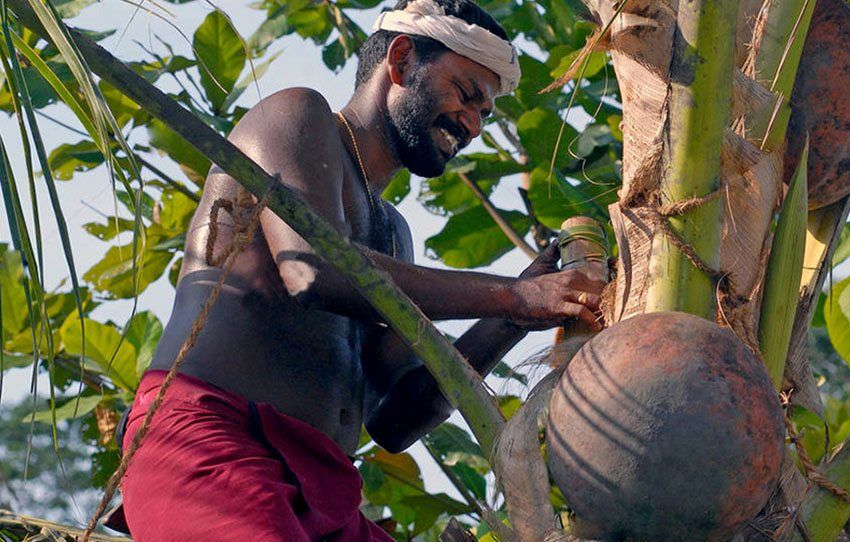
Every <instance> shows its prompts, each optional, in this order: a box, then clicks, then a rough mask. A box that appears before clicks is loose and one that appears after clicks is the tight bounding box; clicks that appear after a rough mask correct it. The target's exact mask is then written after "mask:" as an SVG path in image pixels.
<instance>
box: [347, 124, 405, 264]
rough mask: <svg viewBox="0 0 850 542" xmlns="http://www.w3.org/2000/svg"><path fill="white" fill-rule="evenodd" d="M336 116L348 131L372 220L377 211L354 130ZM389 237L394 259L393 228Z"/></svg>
mask: <svg viewBox="0 0 850 542" xmlns="http://www.w3.org/2000/svg"><path fill="white" fill-rule="evenodd" d="M336 116H337V117H339V120H341V121H342V124H343V125H344V126H345V129H346V130H348V137H350V138H351V145H352V146H353V147H354V155H355V156H356V157H357V165H359V166H360V173H361V174H362V175H363V185H364V186H365V187H366V194H367V195H368V197H369V210H370V211H371V214H372V219H373V220H374V219H376V218H377V217H378V215H377V211H375V201H374V199H375V198H374V197H372V189H371V188H370V187H369V175H367V174H366V167H365V166H364V165H363V157H362V156H361V155H360V147H359V146H358V145H357V138H356V137H354V130H352V129H351V125H350V124H349V123H348V119H346V118H345V115H343V114H342V111H337V112H336ZM370 223H371V220H370ZM370 229H371V228H370ZM390 236H391V237H392V242H393V248H392V250H393V253H392V256H393V257H395V255H396V246H395V231H394V229H393V228H390Z"/></svg>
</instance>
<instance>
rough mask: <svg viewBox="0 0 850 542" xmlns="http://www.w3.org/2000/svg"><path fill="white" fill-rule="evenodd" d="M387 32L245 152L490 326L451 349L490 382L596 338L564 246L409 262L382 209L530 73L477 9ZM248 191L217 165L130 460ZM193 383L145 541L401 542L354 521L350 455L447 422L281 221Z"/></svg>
mask: <svg viewBox="0 0 850 542" xmlns="http://www.w3.org/2000/svg"><path fill="white" fill-rule="evenodd" d="M394 16H397V17H395V18H394ZM473 23H474V24H475V25H477V26H475V27H469V26H468V25H469V24H473ZM377 26H378V27H379V30H378V31H377V32H375V33H374V34H373V35H372V36H371V37H370V38H369V40H368V41H367V42H366V44H365V45H364V46H363V49H362V50H361V53H360V64H359V67H358V72H357V82H356V88H355V92H354V95H353V97H352V98H351V101H350V102H349V103H348V104H347V105H346V106H345V107H344V108H343V110H342V111H341V112H340V113H338V114H335V113H333V112H332V111H331V109H330V108H329V107H328V104H327V102H326V101H325V100H324V98H323V97H322V96H321V95H320V94H319V93H317V92H315V91H313V90H309V89H303V88H295V89H288V90H283V91H280V92H278V93H276V94H274V95H273V96H270V97H269V98H267V99H265V100H263V101H262V103H261V104H259V105H258V106H256V107H254V108H253V109H252V110H251V111H250V112H249V113H248V114H246V115H245V117H244V119H243V120H242V121H241V122H240V123H239V125H238V126H237V127H236V129H235V130H234V131H233V133H232V134H231V136H230V138H231V140H232V141H233V142H234V143H235V144H237V145H238V146H239V147H240V148H242V149H243V150H244V151H245V152H246V153H247V154H248V155H249V156H251V157H252V158H253V159H254V160H255V161H256V162H257V163H258V164H260V165H261V166H262V167H263V168H264V169H265V170H266V171H268V172H270V173H273V174H277V175H278V176H279V178H280V179H281V182H283V183H285V184H286V185H287V186H289V187H290V188H292V189H293V190H295V191H296V192H297V193H298V194H299V195H300V196H301V197H302V198H303V199H304V200H305V201H306V202H308V203H309V204H310V205H311V206H312V207H313V209H315V210H316V211H317V212H318V213H319V214H320V215H322V217H324V218H325V219H326V220H327V221H328V222H330V223H331V224H332V225H333V226H334V227H336V228H337V230H338V231H339V232H340V233H342V234H343V235H345V236H347V237H349V238H350V239H351V240H353V241H354V242H356V243H358V244H359V245H360V246H362V247H363V249H364V250H365V251H366V253H367V254H368V255H369V256H370V257H371V259H372V260H373V261H374V263H375V264H376V265H378V266H379V267H381V268H382V269H384V270H385V271H386V272H388V273H389V274H390V276H392V278H393V280H394V281H395V282H396V283H397V284H398V285H399V286H400V287H401V288H402V289H403V290H404V291H405V292H406V293H407V294H408V295H409V296H410V297H411V298H412V299H413V300H414V301H415V302H416V303H417V304H418V305H419V307H421V308H422V310H423V311H424V312H425V313H426V314H427V315H428V316H429V317H430V318H431V319H433V320H445V319H461V318H483V319H482V320H480V321H479V322H478V323H477V324H475V325H474V326H473V327H472V328H471V329H470V330H469V331H468V332H467V333H465V334H464V335H463V336H462V337H461V338H460V339H458V340H457V342H456V346H457V348H458V349H459V350H460V351H461V352H462V353H463V354H464V355H465V356H466V357H467V358H468V359H469V361H470V363H471V364H472V365H473V367H475V368H476V369H477V370H478V371H479V372H481V373H482V374H486V373H487V372H488V371H489V370H490V369H491V368H492V367H493V365H494V364H495V363H496V362H497V361H498V360H499V359H501V357H502V356H503V354H505V352H506V351H507V350H509V349H510V348H511V347H513V346H514V345H515V344H516V343H517V341H519V340H520V339H521V338H522V337H523V336H524V334H525V332H526V331H527V330H528V329H532V328H533V329H545V328H548V327H554V326H557V325H563V324H564V323H565V322H574V321H575V320H576V319H581V320H582V321H585V322H587V323H589V324H590V325H592V326H596V325H597V323H596V316H595V314H594V312H595V311H596V310H597V309H598V303H599V297H598V295H597V294H598V293H599V291H600V290H601V287H602V284H601V283H598V282H594V281H591V280H590V279H588V278H586V277H585V276H584V275H582V274H580V273H577V272H575V271H568V272H555V271H557V267H556V261H557V253H556V250H555V248H554V247H552V248H551V249H550V250H548V251H546V252H545V253H544V254H543V255H541V256H540V257H539V258H538V259H537V260H536V261H535V262H534V263H532V264H531V266H530V267H529V268H528V269H527V270H526V271H524V272H523V274H522V275H520V277H519V278H517V279H513V278H505V277H497V276H492V275H485V274H481V273H473V272H455V271H444V270H434V269H427V268H423V267H418V266H415V265H413V263H412V262H413V246H412V242H411V235H410V229H409V227H408V225H407V223H406V222H405V220H404V219H403V218H402V217H401V215H400V214H399V213H398V212H397V211H396V210H395V209H394V208H392V207H391V206H390V205H388V204H386V203H384V202H383V201H382V200H381V199H380V194H381V192H382V191H383V190H384V188H385V187H386V185H387V184H388V183H389V181H390V179H391V178H392V177H393V175H394V174H395V173H396V172H397V171H398V170H399V169H400V168H402V167H406V168H408V169H409V170H410V171H411V172H413V173H416V174H418V175H422V176H436V175H439V174H441V173H442V172H443V170H444V168H445V165H446V162H447V161H448V160H449V159H451V158H452V157H453V156H454V155H455V154H456V153H457V152H458V151H459V150H460V149H461V148H463V147H464V146H466V145H467V144H468V143H469V142H470V140H472V139H473V138H475V137H477V136H478V135H479V134H480V132H481V125H482V122H483V120H484V119H485V118H486V117H487V115H489V114H490V112H491V110H492V108H493V100H494V98H495V96H497V95H498V94H500V93H504V92H507V91H510V90H512V87H514V86H515V84H516V80H517V79H518V76H519V71H518V67H517V62H516V52H515V51H514V50H513V48H512V46H511V45H510V44H509V42H507V41H506V35H505V33H504V30H503V29H502V28H501V27H500V26H499V25H498V24H497V23H496V22H495V21H493V19H491V18H490V17H489V16H488V15H487V14H486V13H485V12H483V11H482V10H481V9H480V8H478V7H477V6H476V5H474V4H473V3H472V2H471V0H437V1H436V2H435V1H434V0H415V1H413V2H410V3H408V2H407V0H402V2H401V3H400V4H399V5H398V6H397V7H396V11H393V12H389V13H388V14H385V16H383V17H382V19H380V20H379V23H378V25H377ZM399 28H402V29H404V30H405V31H404V32H399V31H394V30H388V29H399ZM446 29H448V32H445V31H446ZM426 36H431V37H426ZM437 40H439V41H437ZM463 40H466V41H467V42H468V43H466V44H464V43H462V42H463ZM449 47H451V49H449ZM455 51H461V52H463V53H464V54H459V53H458V52H455ZM481 51H484V54H485V56H483V57H482V56H481V54H482V53H481ZM488 54H489V55H490V56H489V57H488V56H486V55H488ZM494 55H495V56H494ZM499 55H501V57H500V56H499ZM239 192H240V185H239V184H237V183H236V182H235V181H234V180H233V179H232V178H230V177H229V176H227V175H226V174H224V173H223V172H221V171H220V170H218V169H217V168H215V167H213V169H212V170H211V172H210V174H209V177H208V179H207V182H206V186H205V188H204V195H203V198H202V200H201V202H200V205H199V206H198V210H197V213H196V214H195V217H194V220H193V222H192V225H191V229H190V231H189V232H188V235H187V241H186V252H185V259H184V263H183V269H182V271H181V275H180V282H179V284H178V287H177V294H176V300H175V305H174V309H173V314H172V317H171V320H170V321H169V323H168V326H167V327H166V329H165V332H164V334H163V336H162V340H161V342H160V344H159V348H158V350H157V352H156V355H155V357H154V360H153V362H152V364H151V370H150V371H149V372H148V373H147V374H146V375H145V378H144V379H143V381H142V383H141V384H140V387H139V390H138V393H137V397H136V403H135V404H134V406H133V413H132V414H131V416H130V418H129V421H128V424H127V433H126V435H125V437H124V442H125V443H126V442H129V439H130V438H131V437H132V435H133V434H134V432H135V431H137V430H138V428H139V426H140V425H141V423H142V419H143V418H144V413H145V411H146V410H147V406H148V405H149V403H150V402H151V401H152V399H153V396H155V395H156V391H157V388H158V385H159V383H160V382H161V381H162V378H163V375H164V372H165V371H167V370H168V369H169V368H170V367H171V365H172V362H173V361H174V359H175V356H176V355H177V351H178V350H179V348H180V346H181V344H182V343H183V342H184V341H185V339H186V337H187V335H188V333H189V330H190V328H191V326H192V322H193V321H194V320H195V318H196V316H197V314H198V312H199V310H200V308H201V306H202V305H203V303H204V301H205V300H206V299H207V297H208V296H209V294H210V290H211V288H212V287H213V285H214V284H215V282H216V280H217V279H218V277H219V276H220V274H221V272H222V271H221V268H220V267H219V266H217V265H216V264H217V263H219V262H216V261H215V258H213V261H208V256H209V255H208V254H207V243H208V241H209V239H210V231H211V224H210V222H211V220H212V219H213V218H215V221H216V224H215V229H216V235H215V239H214V240H213V245H214V246H213V249H214V250H213V254H220V253H221V252H222V251H224V250H225V247H226V246H227V245H228V244H229V243H230V241H231V238H232V232H233V230H234V219H233V214H238V213H237V212H236V211H234V212H233V213H229V212H226V211H225V210H223V209H219V212H218V213H217V214H214V213H212V211H213V206H214V205H215V202H217V201H218V202H221V201H223V200H228V201H231V202H233V201H236V200H237V199H238V197H239ZM180 373H181V374H180V375H179V376H178V378H177V379H176V381H175V382H174V384H173V385H172V386H171V387H170V388H169V389H168V393H167V395H166V400H165V402H164V404H163V406H162V407H161V409H160V411H158V413H157V416H156V417H155V418H154V422H153V424H152V425H151V429H150V432H149V433H148V434H147V436H146V437H145V440H144V441H143V444H142V446H141V448H140V450H139V452H138V454H137V455H136V456H135V458H134V461H133V462H132V464H131V466H130V469H129V471H128V474H127V476H126V477H125V479H124V481H123V493H124V506H125V511H126V517H127V521H128V524H129V526H130V529H131V532H132V533H133V535H134V538H135V540H137V541H141V542H145V541H146V540H165V539H168V540H194V539H198V540H200V539H204V540H210V539H213V540H217V539H227V540H287V541H296V542H300V541H308V540H320V539H321V540H334V541H351V542H354V541H371V540H375V541H379V540H380V541H389V540H391V539H390V538H389V537H388V536H387V535H386V534H385V533H383V532H381V531H380V530H379V529H378V528H377V527H376V526H375V525H374V524H372V523H370V522H368V521H367V520H366V519H365V518H364V517H363V516H362V515H361V514H360V513H359V511H358V505H359V502H360V480H359V477H358V475H357V471H356V469H355V468H354V467H353V466H352V465H351V462H350V460H349V459H348V458H347V457H346V456H347V455H350V454H353V453H354V451H355V448H356V446H357V443H358V440H359V437H360V431H361V426H362V425H364V424H365V426H366V429H367V430H368V431H369V433H370V434H371V436H372V437H373V438H374V440H375V441H376V442H377V443H378V444H380V445H382V446H384V447H385V448H386V449H388V450H390V451H394V452H395V451H400V450H403V449H404V448H406V447H407V446H409V445H410V444H412V443H413V442H415V441H416V440H417V439H418V438H420V437H421V436H422V435H423V434H425V433H426V432H428V431H430V430H431V429H433V428H434V427H436V426H437V425H438V424H439V423H441V422H442V421H443V420H445V419H446V418H447V417H448V416H449V414H450V412H451V408H450V406H449V404H448V402H447V401H446V400H445V398H443V397H442V396H441V395H440V393H439V391H438V389H437V387H436V385H435V383H434V380H433V378H432V377H431V376H430V375H429V374H428V372H427V371H426V370H425V368H424V366H422V364H421V362H420V361H418V360H417V359H416V358H415V357H414V356H413V355H412V354H411V353H410V351H409V350H408V349H407V348H406V346H405V345H404V344H403V343H402V342H401V340H400V339H399V338H398V336H397V335H396V334H395V333H394V332H393V331H392V330H390V329H389V328H387V327H386V326H385V325H384V324H382V322H380V319H379V318H378V317H377V315H376V314H375V312H374V311H373V309H372V308H371V307H370V306H369V305H368V304H367V303H366V302H365V301H364V300H363V299H362V298H361V297H360V296H359V295H358V294H357V293H356V291H354V290H353V289H352V288H351V287H350V286H349V285H348V284H347V283H346V282H345V280H344V279H342V277H340V276H339V275H338V274H337V273H336V272H335V271H334V270H333V269H332V268H331V267H330V266H329V265H327V264H326V263H325V262H323V261H322V260H321V259H319V258H318V257H316V256H315V255H314V253H313V252H312V250H311V248H310V246H309V245H308V244H307V243H306V242H305V241H304V240H303V239H302V238H301V237H299V236H298V235H297V234H295V233H294V232H293V231H292V230H291V229H290V228H289V227H288V226H287V224H286V223H284V222H283V221H281V220H280V219H279V218H277V217H276V216H275V215H274V214H272V213H271V212H269V211H268V210H266V211H264V212H263V214H262V215H261V227H260V228H259V230H258V231H257V233H256V235H255V237H254V239H253V241H252V242H251V243H250V244H249V245H248V246H247V247H246V248H245V249H244V251H243V252H242V253H240V254H239V255H238V257H237V259H236V262H235V265H234V268H233V272H232V274H231V275H230V277H229V278H228V280H227V282H226V285H225V287H224V290H223V292H222V294H221V296H220V298H219V300H218V301H217V303H216V304H215V306H214V308H213V309H212V313H211V314H210V317H209V319H208V320H207V323H206V325H205V327H204V328H203V331H202V332H201V334H200V336H199V338H198V340H197V343H196V345H195V346H194V348H193V349H192V350H191V351H190V352H189V353H188V356H187V357H186V359H185V362H184V363H183V365H182V367H181V369H180Z"/></svg>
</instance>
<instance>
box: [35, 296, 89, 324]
mask: <svg viewBox="0 0 850 542" xmlns="http://www.w3.org/2000/svg"><path fill="white" fill-rule="evenodd" d="M80 298H81V299H80V301H81V303H82V306H83V311H89V310H91V309H93V308H94V307H95V306H96V305H95V304H94V303H93V302H92V299H91V292H90V291H89V289H88V288H80ZM44 304H45V306H46V308H47V316H48V318H50V319H51V321H54V322H56V324H57V325H59V324H61V323H62V322H64V321H65V319H66V318H67V317H68V315H69V314H71V313H72V312H73V311H75V310H77V301H76V296H74V293H73V292H62V293H55V292H54V293H47V294H45V296H44Z"/></svg>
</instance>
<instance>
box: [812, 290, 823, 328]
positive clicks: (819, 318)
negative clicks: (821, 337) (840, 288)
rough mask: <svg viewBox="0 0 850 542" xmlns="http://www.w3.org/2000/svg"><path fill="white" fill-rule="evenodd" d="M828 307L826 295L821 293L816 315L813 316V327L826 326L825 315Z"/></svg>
mask: <svg viewBox="0 0 850 542" xmlns="http://www.w3.org/2000/svg"><path fill="white" fill-rule="evenodd" d="M825 306H826V294H825V293H823V292H821V293H820V295H818V303H817V305H816V306H815V313H814V314H813V315H812V327H824V326H826V317H825V315H824V307H825Z"/></svg>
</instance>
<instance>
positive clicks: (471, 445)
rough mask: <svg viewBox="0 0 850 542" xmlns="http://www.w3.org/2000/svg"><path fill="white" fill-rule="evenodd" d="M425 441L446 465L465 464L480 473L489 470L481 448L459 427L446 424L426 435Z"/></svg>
mask: <svg viewBox="0 0 850 542" xmlns="http://www.w3.org/2000/svg"><path fill="white" fill-rule="evenodd" d="M423 440H424V441H425V442H426V443H427V444H428V446H429V447H430V448H431V449H432V450H433V451H434V453H435V454H436V455H437V457H438V458H439V459H440V461H442V462H443V463H444V464H445V465H449V466H452V465H455V464H457V463H459V462H463V463H466V464H467V465H470V466H472V467H473V468H475V470H476V471H478V472H487V471H488V470H489V465H488V463H487V460H486V459H485V458H484V454H483V452H482V451H481V447H480V446H479V445H478V444H477V443H476V442H475V441H473V440H472V438H471V437H470V436H469V433H467V432H466V431H464V430H463V429H461V428H460V427H458V426H457V425H454V424H452V423H448V422H446V423H444V424H442V425H440V426H439V427H437V428H436V429H434V430H433V431H431V432H430V433H429V434H427V435H425V436H424V437H423ZM482 469H483V470H482Z"/></svg>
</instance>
